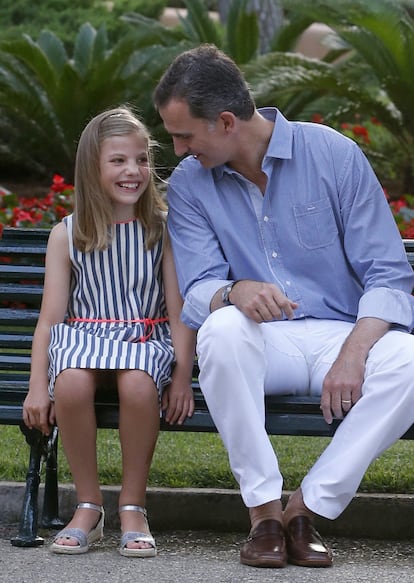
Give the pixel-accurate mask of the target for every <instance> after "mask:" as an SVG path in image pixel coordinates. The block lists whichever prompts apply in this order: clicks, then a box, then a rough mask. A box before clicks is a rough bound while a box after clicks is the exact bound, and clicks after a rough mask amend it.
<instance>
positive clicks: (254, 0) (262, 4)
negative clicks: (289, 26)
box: [218, 0, 283, 54]
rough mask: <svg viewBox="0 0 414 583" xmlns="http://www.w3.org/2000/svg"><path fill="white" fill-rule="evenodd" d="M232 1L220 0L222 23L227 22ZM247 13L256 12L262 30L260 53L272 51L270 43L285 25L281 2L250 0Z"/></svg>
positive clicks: (275, 0)
mask: <svg viewBox="0 0 414 583" xmlns="http://www.w3.org/2000/svg"><path fill="white" fill-rule="evenodd" d="M231 2H232V0H218V10H219V14H220V20H221V22H223V23H225V22H226V21H227V15H228V12H229V9H230V6H231ZM246 10H247V11H249V12H250V11H253V12H256V14H257V18H258V23H259V30H260V46H259V51H260V53H262V54H263V53H266V52H268V51H269V50H270V43H271V40H272V38H273V37H274V35H275V33H276V32H277V31H278V30H279V29H280V28H281V27H282V25H283V9H282V6H281V3H280V0H248V2H247V7H246Z"/></svg>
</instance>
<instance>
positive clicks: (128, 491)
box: [117, 370, 160, 548]
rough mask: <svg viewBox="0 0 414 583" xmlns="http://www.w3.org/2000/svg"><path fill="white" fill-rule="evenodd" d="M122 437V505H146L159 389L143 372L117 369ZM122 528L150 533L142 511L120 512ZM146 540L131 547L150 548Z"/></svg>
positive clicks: (120, 435) (131, 543) (128, 545)
mask: <svg viewBox="0 0 414 583" xmlns="http://www.w3.org/2000/svg"><path fill="white" fill-rule="evenodd" d="M117 383H118V393H119V438H120V442H121V451H122V471H123V479H122V487H121V493H120V496H119V505H120V506H123V505H125V504H135V505H138V506H143V507H145V499H146V489H147V481H148V474H149V470H150V466H151V461H152V456H153V453H154V448H155V444H156V441H157V437H158V432H159V423H160V408H159V402H158V391H157V388H156V386H155V384H154V381H153V380H152V378H151V377H150V376H149V375H147V374H146V373H145V372H143V371H138V370H125V371H118V375H117ZM120 521H121V530H122V533H125V532H129V531H132V532H144V533H149V527H148V523H147V521H146V519H145V517H144V516H143V515H142V514H141V513H140V512H133V511H126V512H122V513H121V514H120ZM149 546H150V545H149V544H148V543H144V542H138V543H137V542H129V543H128V544H127V547H128V548H148V547H149Z"/></svg>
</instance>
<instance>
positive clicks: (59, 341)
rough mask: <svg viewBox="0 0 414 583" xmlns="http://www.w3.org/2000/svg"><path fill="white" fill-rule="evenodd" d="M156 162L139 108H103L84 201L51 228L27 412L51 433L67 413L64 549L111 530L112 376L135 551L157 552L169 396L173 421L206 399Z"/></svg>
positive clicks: (62, 425) (57, 546)
mask: <svg viewBox="0 0 414 583" xmlns="http://www.w3.org/2000/svg"><path fill="white" fill-rule="evenodd" d="M151 165H152V161H151V142H150V137H149V135H148V132H147V130H146V128H145V127H144V126H143V124H142V123H141V122H140V121H139V120H138V119H137V118H136V117H135V116H134V115H133V113H132V112H131V111H130V110H129V109H127V108H117V109H113V110H110V111H107V112H104V113H101V114H100V115H97V116H96V117H95V118H94V119H92V120H91V121H90V122H89V124H88V125H87V126H86V128H85V129H84V131H83V133H82V135H81V138H80V141H79V145H78V150H77V155H76V167H75V210H74V213H73V215H70V216H68V217H66V218H65V219H63V222H62V223H60V224H58V225H56V226H55V227H54V228H53V229H52V231H51V234H50V238H49V243H48V249H47V253H46V274H45V284H44V295H43V301H42V307H41V312H40V317H39V321H38V324H37V327H36V330H35V334H34V339H33V348H32V369H31V376H30V387H29V392H28V395H27V397H26V400H25V402H24V408H23V418H24V422H25V423H26V425H27V426H28V427H30V428H32V427H36V428H38V429H40V430H41V431H42V432H43V433H44V434H46V435H47V434H48V433H49V431H50V426H51V425H53V424H54V423H55V420H56V423H57V425H58V426H59V431H60V435H61V439H62V444H63V448H64V451H65V454H66V456H67V459H68V462H69V466H70V470H71V472H72V476H73V481H74V484H75V488H76V494H77V500H78V504H77V507H76V511H75V514H74V516H73V518H72V520H71V521H70V523H69V524H68V525H67V527H66V528H65V529H63V530H62V531H61V532H59V533H58V535H57V536H56V537H55V539H54V541H53V543H52V546H51V550H52V551H53V552H55V553H65V554H81V553H85V552H87V550H88V548H89V544H90V543H92V542H94V541H96V540H99V539H100V538H101V537H102V536H103V525H104V509H103V507H102V493H101V490H100V487H99V483H98V471H97V459H96V418H95V409H94V397H95V391H96V390H97V389H98V390H99V386H100V385H107V384H108V383H109V382H111V381H112V382H113V384H114V386H117V389H118V393H119V437H120V443H121V451H122V470H123V479H122V487H121V492H120V497H119V513H120V521H121V530H122V538H121V546H120V552H121V554H122V555H126V556H134V557H148V556H154V555H155V554H156V547H155V542H154V539H153V537H152V536H151V534H150V531H149V527H148V523H147V519H146V511H145V493H146V484H147V478H148V472H149V468H150V464H151V460H152V455H153V451H154V448H155V443H156V439H157V435H158V430H159V418H160V406H161V407H162V408H163V409H165V410H166V419H167V421H168V422H170V423H182V422H183V421H184V419H185V417H186V416H191V415H192V413H193V409H194V404H193V396H192V390H191V371H192V363H193V357H194V344H195V338H194V332H193V331H191V330H190V329H189V328H187V327H186V326H184V324H182V323H181V322H180V318H179V315H180V311H181V305H182V301H181V297H180V295H179V291H178V285H177V280H176V274H175V267H174V263H173V258H172V253H171V248H170V245H169V242H168V239H167V232H166V227H165V216H166V212H165V206H164V203H163V201H162V198H161V196H160V194H159V193H158V192H157V190H156V187H155V181H154V176H153V172H152V170H151ZM167 314H168V317H167ZM173 346H174V349H173ZM167 385H169V386H168V388H166V389H165V387H166V386H167Z"/></svg>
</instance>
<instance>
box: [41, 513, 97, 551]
mask: <svg viewBox="0 0 414 583" xmlns="http://www.w3.org/2000/svg"><path fill="white" fill-rule="evenodd" d="M76 508H89V509H90V510H96V512H99V513H100V518H99V520H98V523H97V525H96V526H95V527H94V528H92V529H91V530H90V531H89V532H88V534H86V533H84V532H83V530H81V529H80V528H64V529H63V530H61V531H60V532H58V533H57V535H56V536H55V538H54V539H53V542H52V544H51V545H50V550H51V551H52V553H57V554H61V555H82V554H83V553H87V552H88V550H89V545H90V544H92V543H94V542H96V541H98V540H100V539H101V538H102V537H103V528H104V522H105V510H104V508H103V506H98V504H93V503H92V502H79V504H78V505H77V506H76ZM59 538H66V539H69V538H74V539H75V540H76V541H77V542H78V543H79V544H77V545H75V546H70V545H58V544H57V542H56V541H57V540H58V539H59Z"/></svg>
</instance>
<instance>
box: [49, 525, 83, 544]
mask: <svg viewBox="0 0 414 583" xmlns="http://www.w3.org/2000/svg"><path fill="white" fill-rule="evenodd" d="M60 538H74V539H75V540H76V542H77V543H78V545H77V546H78V547H81V548H83V547H86V546H87V545H88V537H87V535H86V534H85V533H84V532H83V530H81V529H80V528H64V529H63V530H61V531H60V532H58V533H57V535H56V536H55V537H54V539H53V542H56V541H57V540H58V539H60ZM62 546H67V545H62ZM73 548H76V546H75V547H73Z"/></svg>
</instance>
